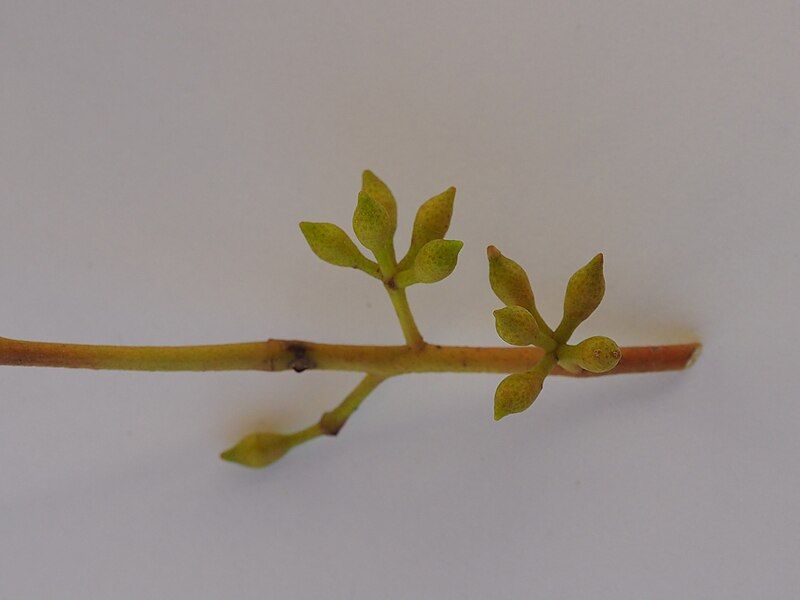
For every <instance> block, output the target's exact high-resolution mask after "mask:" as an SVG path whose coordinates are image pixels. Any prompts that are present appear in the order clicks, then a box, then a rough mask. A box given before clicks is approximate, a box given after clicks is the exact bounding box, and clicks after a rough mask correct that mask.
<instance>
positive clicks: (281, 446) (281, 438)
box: [220, 433, 294, 469]
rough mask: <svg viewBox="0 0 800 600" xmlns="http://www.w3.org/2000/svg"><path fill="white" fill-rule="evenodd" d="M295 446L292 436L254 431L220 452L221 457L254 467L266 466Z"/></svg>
mask: <svg viewBox="0 0 800 600" xmlns="http://www.w3.org/2000/svg"><path fill="white" fill-rule="evenodd" d="M292 446H294V443H293V440H292V438H291V436H288V435H281V434H278V433H252V434H250V435H248V436H247V437H245V438H243V439H242V440H241V441H240V442H239V443H238V444H236V445H235V446H233V447H232V448H230V449H228V450H226V451H225V452H223V453H222V454H220V458H222V459H223V460H227V461H230V462H235V463H239V464H240V465H244V466H245V467H252V468H254V469H256V468H261V467H266V466H267V465H270V464H272V463H274V462H275V461H276V460H278V459H279V458H282V457H283V456H284V455H285V454H286V453H287V452H288V451H289V450H291V449H292Z"/></svg>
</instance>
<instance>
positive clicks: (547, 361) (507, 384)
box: [494, 353, 557, 421]
mask: <svg viewBox="0 0 800 600" xmlns="http://www.w3.org/2000/svg"><path fill="white" fill-rule="evenodd" d="M556 362H557V359H556V358H555V356H553V354H551V353H550V354H546V355H545V356H544V357H542V359H541V360H540V361H539V362H538V363H536V365H535V366H534V367H533V369H531V370H530V371H526V372H525V373H514V374H512V375H509V376H508V377H506V378H505V379H503V380H502V381H501V382H500V385H498V386H497V391H496V392H495V394H494V420H495V421H499V420H500V419H502V418H503V417H505V416H507V415H510V414H513V413H519V412H522V411H524V410H525V409H527V408H528V407H530V405H531V404H533V401H534V400H536V398H538V397H539V393H540V392H541V391H542V385H543V384H544V380H545V378H546V377H547V376H548V375H549V374H550V372H551V371H552V370H553V367H555V365H556Z"/></svg>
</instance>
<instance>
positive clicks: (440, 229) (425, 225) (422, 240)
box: [411, 187, 456, 252]
mask: <svg viewBox="0 0 800 600" xmlns="http://www.w3.org/2000/svg"><path fill="white" fill-rule="evenodd" d="M455 197H456V188H454V187H451V188H448V189H447V190H445V191H444V192H442V193H441V194H438V195H436V196H434V197H433V198H431V199H430V200H427V201H425V203H424V204H422V206H420V207H419V210H418V211H417V216H416V217H415V218H414V229H413V231H412V232H411V252H413V251H416V250H419V249H420V248H422V247H423V246H424V245H425V244H427V243H428V242H430V241H431V240H440V239H442V238H443V237H444V236H445V234H446V233H447V230H448V228H449V227H450V219H451V218H452V216H453V201H454V200H455Z"/></svg>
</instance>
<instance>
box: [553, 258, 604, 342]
mask: <svg viewBox="0 0 800 600" xmlns="http://www.w3.org/2000/svg"><path fill="white" fill-rule="evenodd" d="M605 291H606V281H605V279H604V278H603V255H602V254H598V255H597V256H595V257H594V258H593V259H592V260H590V261H589V262H588V263H587V264H586V265H585V266H583V267H581V268H580V269H578V270H577V271H576V272H575V274H574V275H573V276H572V277H570V278H569V283H567V293H566V294H565V295H564V318H563V320H562V322H561V323H562V324H561V326H559V329H562V328H567V329H568V330H569V332H570V333H572V331H574V330H575V328H576V327H577V326H578V325H580V324H581V323H582V322H583V321H585V320H586V319H587V318H588V316H589V315H591V314H592V313H593V312H594V309H596V308H597V307H598V306H599V305H600V301H601V300H602V299H603V294H604V293H605Z"/></svg>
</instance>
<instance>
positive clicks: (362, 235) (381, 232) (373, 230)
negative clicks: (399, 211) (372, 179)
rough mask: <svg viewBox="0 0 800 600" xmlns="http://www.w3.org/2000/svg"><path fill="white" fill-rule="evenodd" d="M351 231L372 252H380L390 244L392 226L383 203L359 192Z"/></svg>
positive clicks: (392, 231)
mask: <svg viewBox="0 0 800 600" xmlns="http://www.w3.org/2000/svg"><path fill="white" fill-rule="evenodd" d="M353 231H355V232H356V237H357V238H358V240H359V241H360V242H361V243H362V244H364V247H365V248H368V249H369V250H372V252H373V253H381V252H385V251H386V249H387V248H389V247H390V246H391V243H392V235H393V233H394V228H393V227H392V223H391V219H390V217H389V213H388V212H386V209H385V208H384V207H383V205H382V204H381V203H379V202H377V201H376V200H375V199H373V198H372V197H371V196H368V195H367V194H366V193H364V192H360V193H359V194H358V204H357V205H356V210H355V212H354V213H353Z"/></svg>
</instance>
